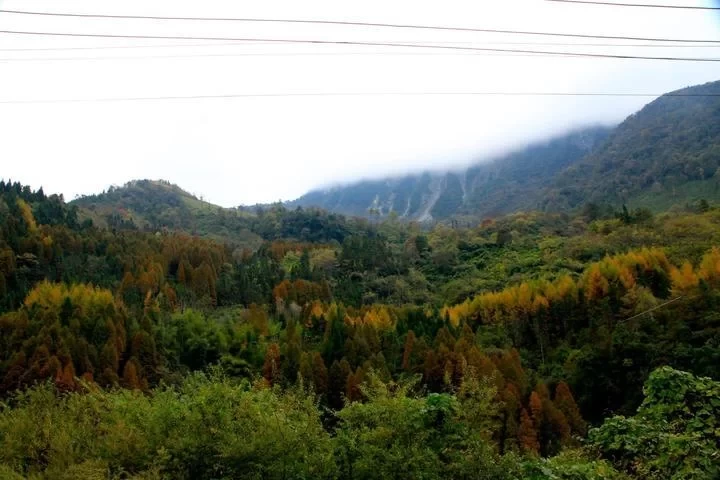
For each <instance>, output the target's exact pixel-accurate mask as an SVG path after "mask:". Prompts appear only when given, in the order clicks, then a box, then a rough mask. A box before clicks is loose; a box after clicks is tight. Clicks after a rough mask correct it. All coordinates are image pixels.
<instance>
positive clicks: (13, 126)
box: [0, 0, 720, 207]
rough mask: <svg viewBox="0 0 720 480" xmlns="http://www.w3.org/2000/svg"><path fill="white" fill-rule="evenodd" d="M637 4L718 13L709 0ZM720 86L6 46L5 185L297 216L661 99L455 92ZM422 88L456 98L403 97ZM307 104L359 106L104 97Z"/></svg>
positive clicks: (545, 4)
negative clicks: (347, 194)
mask: <svg viewBox="0 0 720 480" xmlns="http://www.w3.org/2000/svg"><path fill="white" fill-rule="evenodd" d="M635 3H653V4H666V5H685V6H718V7H720V2H714V1H700V0H698V1H695V0H673V1H671V0H637V2H635ZM0 9H6V10H26V11H35V12H60V13H90V14H114V15H141V16H153V15H155V16H175V17H177V16H183V17H222V18H227V17H236V18H237V17H243V18H266V19H305V20H342V21H354V22H372V23H393V24H416V25H417V24H420V25H441V26H452V27H470V28H482V29H504V30H523V31H534V32H560V33H577V34H590V35H610V36H633V37H652V38H673V39H675V38H685V39H710V40H720V11H711V10H689V9H688V10H682V9H665V8H640V7H618V6H600V5H586V4H583V5H580V4H574V5H573V4H567V3H561V2H551V1H544V0H470V1H459V0H446V1H443V2H437V1H423V0H408V1H405V0H393V1H392V2H388V1H375V0H363V1H357V2H337V1H333V0H329V1H313V0H306V1H303V2H297V1H295V0H264V1H262V2H237V1H221V0H203V1H202V2H200V1H185V0H154V1H153V2H147V1H137V0H123V1H116V0H105V1H103V2H97V1H90V0H87V1H82V0H66V1H63V2H58V1H57V0H54V1H41V0H22V1H19V0H0ZM0 30H5V31H8V30H10V31H31V32H66V33H67V32H69V33H86V34H114V35H150V36H183V37H188V36H190V37H193V36H194V37H215V38H217V37H223V38H231V39H237V38H255V39H293V40H299V39H303V40H323V41H355V42H373V43H405V44H408V43H412V44H422V45H428V44H432V45H444V46H464V47H473V48H505V49H508V48H509V49H525V50H550V51H571V52H587V53H604V54H612V55H623V54H630V55H640V56H674V57H706V58H720V45H719V44H715V45H714V46H708V45H695V44H690V45H688V44H685V45H684V46H678V44H669V43H668V42H654V43H653V42H630V41H614V40H594V39H574V38H566V37H545V36H530V35H507V34H487V33H476V32H458V31H443V30H420V29H405V28H379V27H356V26H338V25H318V24H288V23H273V22H262V23H258V22H255V23H252V22H251V23H247V22H233V21H223V22H219V21H214V22H210V21H205V22H200V21H179V20H173V21H168V20H145V19H107V18H105V19H103V18H100V19H98V18H67V17H56V16H30V15H19V14H10V13H0ZM551 43H554V44H558V43H561V44H563V45H548V44H551ZM588 43H591V44H593V45H587V44H588ZM598 44H601V45H598ZM617 44H621V45H623V46H618V45H617ZM628 44H632V45H633V46H627V45H628ZM648 44H652V45H653V46H648ZM668 45H670V46H668ZM100 47H102V48H100ZM107 47H113V48H107ZM116 47H123V48H116ZM124 47H132V48H124ZM714 80H720V62H670V61H657V60H638V59H607V58H577V57H566V56H538V55H529V54H513V53H509V54H508V53H497V52H481V51H467V50H449V49H433V48H409V47H388V46H358V45H327V44H299V43H293V44H286V43H277V42H274V43H268V42H253V43H249V42H237V41H233V42H230V41H215V42H211V41H201V40H187V41H186V40H158V39H117V38H97V37H94V38H87V37H60V36H40V35H14V34H3V33H0V178H4V179H6V180H7V179H12V180H13V181H20V182H22V183H25V184H30V185H31V186H33V187H34V188H38V187H40V186H42V187H43V188H44V190H45V192H47V193H50V192H53V193H62V194H63V195H64V196H65V198H66V199H67V200H71V199H72V198H74V197H75V196H77V195H82V194H92V193H99V192H101V191H103V190H105V189H107V188H108V187H109V186H111V185H122V184H123V183H125V182H127V181H130V180H133V179H141V178H150V179H166V180H169V181H171V182H173V183H176V184H178V185H180V186H181V187H182V188H184V189H186V190H188V191H190V192H191V193H194V194H196V195H197V196H201V197H202V198H204V199H205V200H208V201H210V202H213V203H216V204H219V205H222V206H226V207H231V206H237V205H241V204H254V203H265V202H272V201H277V200H292V199H294V198H296V197H298V196H300V195H302V194H303V193H305V192H307V191H308V190H311V189H314V188H319V187H326V186H329V185H333V184H337V183H344V182H350V181H353V180H357V179H362V178H380V177H384V176H387V175H398V174H402V173H405V172H414V171H421V170H424V169H446V168H456V167H461V166H463V165H467V164H470V163H473V162H479V161H486V160H488V159H491V158H492V157H493V156H496V155H499V154H502V153H506V152H508V151H510V150H513V149H517V148H522V147H523V146H525V145H527V144H528V143H532V142H536V141H542V140H544V139H546V138H549V137H552V136H555V135H559V134H562V133H563V132H566V131H568V130H570V129H575V128H579V127H582V126H588V125H594V124H616V123H618V122H620V121H622V119H623V118H625V117H626V116H627V115H629V114H631V113H633V112H635V111H637V110H638V109H640V108H642V106H643V105H645V104H647V103H648V102H650V101H651V100H652V98H649V97H572V96H567V97H549V96H485V95H461V94H458V93H468V92H515V93H517V92H524V93H528V92H564V93H573V92H575V93H578V92H604V93H605V92H607V93H648V94H660V93H664V92H668V91H672V90H675V89H678V88H683V87H686V86H690V85H694V84H699V83H704V82H708V81H714ZM420 92H425V93H429V92H432V93H455V94H454V95H414V94H415V93H420ZM298 93H302V94H308V93H312V94H317V93H322V94H327V93H335V94H337V93H352V94H354V95H346V96H343V95H332V96H260V97H235V98H232V97H225V98H195V99H177V98H173V99H167V98H166V99H154V100H132V101H129V100H121V101H107V100H108V99H129V98H135V99H137V98H145V99H147V98H148V97H150V98H155V97H188V96H208V95H211V96H213V95H214V96H218V95H229V96H231V95H247V94H262V95H266V94H272V95H275V94H298ZM357 94H362V95H357ZM370 94H376V95H370ZM396 94H401V95H396ZM411 94H413V95H411ZM58 100H63V101H62V102H58ZM64 100H73V101H72V102H65V101H64ZM78 100H83V101H78ZM20 101H30V103H17V102H20ZM38 101H40V102H39V103H33V102H38ZM45 101H49V102H45ZM8 102H16V103H8Z"/></svg>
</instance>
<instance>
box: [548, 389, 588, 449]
mask: <svg viewBox="0 0 720 480" xmlns="http://www.w3.org/2000/svg"><path fill="white" fill-rule="evenodd" d="M553 403H554V404H555V406H556V407H557V408H558V410H560V411H561V412H562V413H563V414H564V415H565V418H566V419H567V421H568V424H569V425H570V429H571V430H572V431H573V432H574V433H576V434H578V435H580V436H585V431H586V428H587V425H586V423H585V420H583V418H582V416H581V415H580V409H579V408H578V406H577V404H576V403H575V398H574V397H573V394H572V393H571V392H570V387H569V386H568V384H567V383H565V382H559V383H558V384H557V386H556V387H555V397H554V398H553Z"/></svg>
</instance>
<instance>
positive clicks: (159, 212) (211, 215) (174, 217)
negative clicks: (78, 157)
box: [71, 180, 371, 250]
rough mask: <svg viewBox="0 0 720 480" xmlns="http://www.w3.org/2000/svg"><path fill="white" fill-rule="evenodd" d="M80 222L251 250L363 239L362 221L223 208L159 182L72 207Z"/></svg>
mask: <svg viewBox="0 0 720 480" xmlns="http://www.w3.org/2000/svg"><path fill="white" fill-rule="evenodd" d="M71 205H73V206H74V207H75V208H77V214H78V218H79V221H81V222H82V221H85V220H88V219H89V220H92V221H93V223H94V224H95V225H97V226H99V227H104V228H112V229H117V230H135V229H139V230H149V231H159V230H170V231H177V232H184V233H189V234H192V235H198V236H202V237H207V238H211V239H213V240H217V241H219V242H223V243H229V244H232V245H234V246H236V247H241V248H249V249H253V250H254V249H256V248H257V247H259V246H260V244H261V243H262V240H263V239H264V240H278V239H283V240H297V241H302V242H332V241H337V242H343V241H344V239H345V237H347V236H348V235H351V234H353V233H363V234H366V233H367V232H368V229H369V228H370V227H371V226H370V225H369V224H368V222H367V221H365V220H360V221H356V220H354V219H347V218H345V217H344V216H342V215H338V214H335V213H328V212H325V211H322V210H318V209H310V208H307V209H293V210H289V209H287V208H285V206H283V205H281V204H273V205H258V206H256V207H247V208H246V207H239V208H223V207H220V206H217V205H213V204H211V203H208V202H205V201H203V200H202V199H198V198H197V197H195V196H194V195H192V194H190V193H188V192H186V191H185V190H183V189H181V188H180V187H178V186H177V185H173V184H171V183H170V182H167V181H164V180H134V181H132V182H128V183H126V184H125V185H123V186H122V187H112V188H110V189H109V190H108V191H107V192H103V193H101V194H99V195H89V196H84V197H81V198H78V199H76V200H73V201H72V202H71Z"/></svg>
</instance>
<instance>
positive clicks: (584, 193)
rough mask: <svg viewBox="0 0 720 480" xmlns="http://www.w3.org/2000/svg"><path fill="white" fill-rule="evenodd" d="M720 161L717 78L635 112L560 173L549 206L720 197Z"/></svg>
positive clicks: (658, 204) (664, 203)
mask: <svg viewBox="0 0 720 480" xmlns="http://www.w3.org/2000/svg"><path fill="white" fill-rule="evenodd" d="M718 167H720V82H712V83H707V84H705V85H698V86H695V87H689V88H685V89H682V90H678V91H676V92H671V93H670V94H668V95H663V96H662V97H660V98H658V99H657V100H655V101H653V102H651V103H650V104H648V105H647V106H646V107H645V108H643V109H642V110H640V111H639V112H637V113H636V114H634V115H631V116H630V117H629V118H628V119H627V120H625V121H624V122H623V123H622V124H620V125H619V126H618V127H617V128H616V129H615V130H614V131H613V132H612V134H611V135H610V138H609V139H608V141H607V142H606V143H604V144H603V145H602V146H601V147H600V148H599V149H598V150H597V151H596V152H594V153H593V154H591V155H589V156H588V157H586V158H585V159H583V160H582V161H581V162H579V163H577V164H576V165H573V166H571V167H569V168H568V169H567V170H566V171H564V172H562V174H561V175H559V176H558V178H557V181H556V182H555V185H554V186H553V188H552V189H551V190H550V192H549V193H548V195H547V198H546V200H545V202H544V204H543V207H544V208H546V209H550V210H557V209H559V208H567V207H576V206H578V205H581V204H583V203H585V202H588V201H593V202H604V203H614V204H616V205H619V204H621V203H623V202H624V203H628V204H632V205H635V206H645V207H651V208H655V209H662V208H663V207H668V206H670V205H672V204H673V203H674V204H679V203H683V202H687V201H692V200H697V199H699V198H703V197H704V198H708V199H714V200H715V199H718V198H719V196H720V192H719V190H718V184H719V182H720V179H719V178H718V176H717V175H716V173H717V169H718ZM708 187H709V188H708Z"/></svg>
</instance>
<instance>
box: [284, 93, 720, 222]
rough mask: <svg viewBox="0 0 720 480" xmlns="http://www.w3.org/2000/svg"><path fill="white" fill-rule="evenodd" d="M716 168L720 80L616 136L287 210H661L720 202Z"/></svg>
mask: <svg viewBox="0 0 720 480" xmlns="http://www.w3.org/2000/svg"><path fill="white" fill-rule="evenodd" d="M719 167H720V81H718V82H711V83H706V84H704V85H697V86H694V87H688V88H684V89H681V90H677V91H674V92H670V93H668V94H665V95H662V96H661V97H659V98H657V99H656V100H654V101H653V102H651V103H649V104H648V105H647V106H645V107H644V108H643V109H642V110H640V111H639V112H637V113H635V114H633V115H631V116H630V117H628V118H627V119H626V120H625V121H623V122H622V123H621V124H620V125H618V126H617V127H615V128H613V129H608V128H602V127H596V128H590V129H585V130H579V131H575V132H572V133H569V134H567V135H564V136H561V137H557V138H554V139H552V140H550V141H548V142H545V143H540V144H535V145H531V146H529V147H527V148H525V149H523V150H521V151H517V152H514V153H510V154H508V155H505V156H503V157H500V158H497V159H494V160H493V161H490V162H486V163H479V164H477V165H474V166H472V167H470V168H468V169H466V170H462V171H457V172H444V173H429V172H426V173H420V174H417V175H408V176H405V177H401V178H389V179H383V180H373V181H361V182H357V183H353V184H350V185H345V186H339V187H335V188H330V189H326V190H316V191H313V192H310V193H308V194H306V195H304V196H302V197H300V198H299V199H297V200H295V201H294V202H291V203H290V204H291V205H302V206H318V207H321V208H325V209H328V210H331V211H335V212H341V213H345V214H350V215H363V216H373V215H380V216H385V215H388V214H389V213H390V212H396V213H397V214H398V215H399V216H400V217H403V218H408V219H414V220H421V221H424V220H431V219H443V218H447V217H450V216H454V215H462V214H468V215H475V216H495V215H498V214H504V213H510V212H515V211H521V210H525V211H527V210H546V211H566V210H570V209H573V208H577V207H579V206H581V205H583V204H585V203H589V202H594V203H598V204H612V205H615V206H620V205H622V204H623V203H625V204H628V205H630V206H632V207H634V208H637V207H645V208H649V209H651V210H654V211H662V210H667V209H668V208H670V207H672V206H673V205H678V204H680V205H682V204H687V203H695V202H697V201H698V200H701V199H705V200H714V201H720V170H719Z"/></svg>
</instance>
